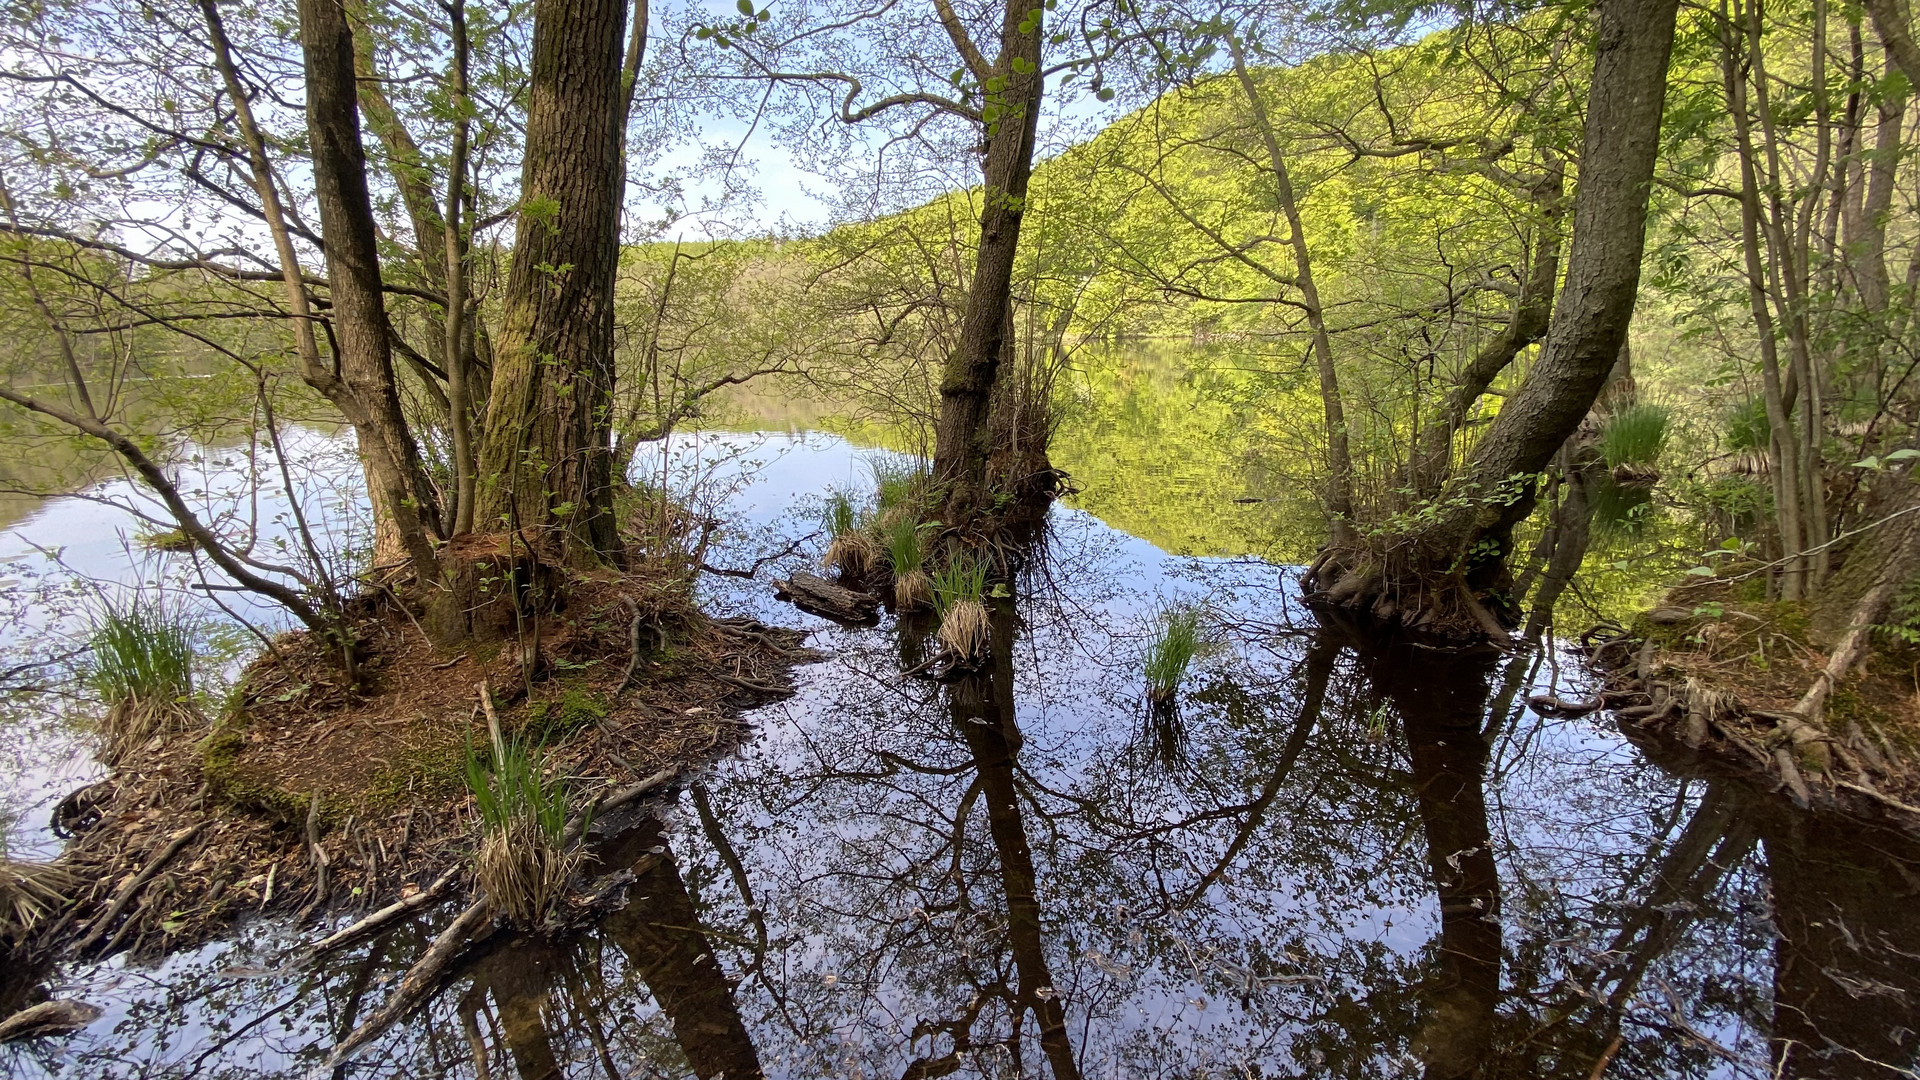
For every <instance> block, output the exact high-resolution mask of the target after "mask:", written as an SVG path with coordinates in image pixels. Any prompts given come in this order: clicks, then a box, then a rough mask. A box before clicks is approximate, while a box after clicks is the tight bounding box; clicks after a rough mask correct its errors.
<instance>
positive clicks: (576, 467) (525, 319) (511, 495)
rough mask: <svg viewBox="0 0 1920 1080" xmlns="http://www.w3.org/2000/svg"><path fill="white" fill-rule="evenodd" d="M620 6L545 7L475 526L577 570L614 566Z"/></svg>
mask: <svg viewBox="0 0 1920 1080" xmlns="http://www.w3.org/2000/svg"><path fill="white" fill-rule="evenodd" d="M626 13H627V7H626V5H625V4H624V3H621V2H620V0H536V2H535V4H534V31H533V65H532V71H533V74H532V85H531V87H530V89H529V94H528V107H527V135H526V151H525V158H524V160H523V162H522V165H521V181H520V183H521V204H520V213H519V217H518V220H517V221H516V223H515V239H514V250H513V263H512V269H511V270H510V272H509V275H508V280H507V290H506V297H505V301H504V304H503V307H504V312H503V315H502V319H501V324H500V333H499V340H498V342H497V344H496V348H495V357H494V370H493V381H492V386H491V392H490V397H489V400H488V403H487V417H486V425H485V429H484V432H483V433H482V436H481V439H480V445H479V447H478V460H479V474H480V483H479V485H478V490H477V492H476V513H475V523H476V527H477V528H480V529H483V530H485V529H492V528H508V529H512V530H515V531H524V532H539V533H546V534H550V535H552V536H553V537H554V539H556V540H557V541H558V544H557V548H558V550H559V551H560V552H561V557H562V558H563V559H564V560H565V561H566V562H568V563H569V564H571V565H576V566H589V565H596V564H601V563H604V562H605V561H607V560H608V559H610V558H614V557H615V556H616V555H617V545H618V537H617V535H616V530H615V523H614V519H613V483H612V469H611V462H612V445H611V440H612V424H611V417H610V410H611V404H612V392H613V286H614V277H615V274H616V271H617V269H618V266H619V257H620V247H619V227H620V196H621V191H622V188H623V186H624V185H623V182H622V175H621V171H622V167H621V157H622V155H621V152H620V151H621V131H622V130H623V126H624V125H623V123H622V119H623V118H622V116H621V111H620V110H621V107H622V103H623V102H624V100H625V94H624V90H623V87H622V85H621V84H622V79H621V61H622V59H623V57H622V46H623V44H624V41H623V38H624V31H625V29H626Z"/></svg>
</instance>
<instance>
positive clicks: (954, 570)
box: [933, 556, 993, 662]
mask: <svg viewBox="0 0 1920 1080" xmlns="http://www.w3.org/2000/svg"><path fill="white" fill-rule="evenodd" d="M986 595H987V568H986V566H984V565H983V564H982V563H980V562H979V561H978V560H977V559H974V558H972V557H970V556H961V557H960V558H957V559H955V560H953V561H952V562H950V563H948V564H947V565H946V566H944V567H941V568H940V570H938V571H937V572H935V573H934V575H933V602H934V606H935V607H936V608H938V609H939V611H940V629H939V630H938V631H937V632H936V634H935V636H936V637H938V638H939V640H940V644H942V645H944V646H946V647H947V649H949V650H950V651H952V652H953V653H954V654H955V655H956V656H958V657H960V659H961V660H963V661H968V662H971V661H973V660H975V659H977V658H978V657H980V656H981V655H983V654H985V652H986V651H987V648H988V645H989V644H990V643H991V640H992V637H993V623H992V620H991V619H990V618H989V617H988V615H987V604H986Z"/></svg>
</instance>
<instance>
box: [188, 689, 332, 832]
mask: <svg viewBox="0 0 1920 1080" xmlns="http://www.w3.org/2000/svg"><path fill="white" fill-rule="evenodd" d="M246 748H247V737H246V722H245V714H244V713H240V714H238V715H237V716H230V717H229V718H227V719H225V720H222V721H221V723H220V725H219V726H218V727H216V728H214V729H213V733H212V734H210V735H208V736H207V737H206V738H204V739H202V740H200V747H199V749H200V776H201V778H202V779H203V780H205V781H206V784H207V792H208V794H210V795H212V796H213V798H214V799H215V800H217V801H219V802H222V803H225V804H226V805H228V806H231V807H234V808H235V809H238V810H248V811H253V812H256V813H262V814H266V815H267V816H268V817H271V818H274V819H276V820H279V821H285V822H289V823H294V822H300V821H304V820H306V815H307V811H308V809H309V804H310V800H311V799H312V795H310V794H302V793H299V792H294V791H289V790H287V789H286V788H283V787H280V786H278V785H276V784H274V783H272V782H271V781H268V780H264V779H262V778H260V777H259V776H258V775H256V774H255V773H254V772H252V771H251V770H249V769H247V768H246V767H245V766H244V765H242V764H241V762H240V755H241V754H242V753H244V752H245V750H246ZM326 811H327V806H326V804H325V801H324V799H323V800H322V804H321V812H322V815H323V816H324V815H325V813H326Z"/></svg>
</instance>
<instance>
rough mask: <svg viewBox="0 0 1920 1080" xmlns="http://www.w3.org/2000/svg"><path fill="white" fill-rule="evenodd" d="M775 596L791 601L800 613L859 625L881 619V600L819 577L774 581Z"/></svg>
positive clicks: (801, 575)
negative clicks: (803, 612)
mask: <svg viewBox="0 0 1920 1080" xmlns="http://www.w3.org/2000/svg"><path fill="white" fill-rule="evenodd" d="M773 589H774V595H775V596H778V597H779V598H780V599H782V600H789V601H792V603H793V605H794V606H795V607H797V608H799V609H800V610H801V611H805V612H809V613H811V614H814V615H819V616H821V617H822V618H827V619H833V620H834V621H836V622H843V623H849V624H853V625H856V626H857V625H861V624H864V623H870V622H873V621H874V620H876V619H878V618H879V617H880V598H879V597H877V596H874V595H873V594H872V593H863V592H855V591H854V590H852V589H845V588H841V587H840V586H838V585H835V584H834V583H833V582H831V581H828V580H827V579H826V578H823V577H821V576H820V575H818V574H810V573H807V572H806V571H804V570H803V571H800V572H799V573H796V574H794V575H793V576H792V577H790V578H787V579H786V580H784V581H780V580H775V581H774V583H773Z"/></svg>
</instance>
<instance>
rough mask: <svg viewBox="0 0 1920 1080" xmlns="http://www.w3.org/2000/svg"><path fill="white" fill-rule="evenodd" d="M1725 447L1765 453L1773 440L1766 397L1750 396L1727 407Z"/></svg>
mask: <svg viewBox="0 0 1920 1080" xmlns="http://www.w3.org/2000/svg"><path fill="white" fill-rule="evenodd" d="M1726 425H1727V449H1729V450H1733V451H1741V450H1751V451H1757V452H1760V453H1765V452H1766V451H1767V449H1768V448H1769V446H1771V444H1772V442H1773V425H1772V423H1771V422H1770V421H1769V420H1768V419H1767V399H1766V398H1763V397H1750V398H1747V399H1746V400H1744V401H1741V402H1738V403H1736V404H1734V405H1733V406H1731V407H1730V408H1728V409H1727V414H1726Z"/></svg>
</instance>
